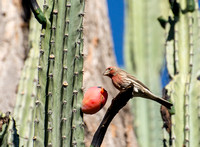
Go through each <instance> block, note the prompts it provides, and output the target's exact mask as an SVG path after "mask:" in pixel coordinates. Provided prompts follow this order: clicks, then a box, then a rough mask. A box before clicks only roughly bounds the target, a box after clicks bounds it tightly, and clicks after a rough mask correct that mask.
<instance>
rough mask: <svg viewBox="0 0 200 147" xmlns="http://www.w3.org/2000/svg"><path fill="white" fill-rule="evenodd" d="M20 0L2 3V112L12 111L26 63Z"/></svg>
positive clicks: (0, 48) (0, 87)
mask: <svg viewBox="0 0 200 147" xmlns="http://www.w3.org/2000/svg"><path fill="white" fill-rule="evenodd" d="M19 10H20V1H19V0H1V1H0V34H1V35H0V110H1V111H2V112H6V111H12V110H13V107H14V104H15V98H16V91H17V84H18V82H19V78H20V74H21V69H22V67H23V63H24V56H25V55H24V47H23V32H22V24H23V22H22V20H21V16H20V11H19Z"/></svg>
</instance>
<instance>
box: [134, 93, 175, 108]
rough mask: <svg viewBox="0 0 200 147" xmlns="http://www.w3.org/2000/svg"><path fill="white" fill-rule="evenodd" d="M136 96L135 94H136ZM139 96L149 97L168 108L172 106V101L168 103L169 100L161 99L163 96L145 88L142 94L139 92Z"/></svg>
mask: <svg viewBox="0 0 200 147" xmlns="http://www.w3.org/2000/svg"><path fill="white" fill-rule="evenodd" d="M136 96H137V95H136ZM139 96H140V97H143V98H147V99H151V100H154V101H156V102H158V103H160V104H161V105H163V106H165V107H166V108H168V109H171V106H173V104H172V103H170V102H169V101H167V100H165V99H163V98H160V97H158V96H156V95H154V94H153V93H152V92H151V91H149V90H146V91H145V92H143V94H141V93H140V95H139Z"/></svg>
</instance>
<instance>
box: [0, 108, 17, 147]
mask: <svg viewBox="0 0 200 147" xmlns="http://www.w3.org/2000/svg"><path fill="white" fill-rule="evenodd" d="M0 146H1V147H18V146H19V135H18V134H17V129H16V123H15V120H14V119H13V118H12V117H11V116H10V112H7V113H6V114H3V113H0Z"/></svg>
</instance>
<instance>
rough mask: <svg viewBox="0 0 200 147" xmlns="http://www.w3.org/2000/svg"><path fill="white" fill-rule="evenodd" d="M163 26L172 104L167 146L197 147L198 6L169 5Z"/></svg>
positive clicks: (187, 3) (199, 85)
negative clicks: (165, 33)
mask: <svg viewBox="0 0 200 147" xmlns="http://www.w3.org/2000/svg"><path fill="white" fill-rule="evenodd" d="M169 2H170V3H168V4H166V5H165V6H168V9H166V13H165V14H167V15H168V18H169V19H168V22H167V24H166V28H165V30H166V32H167V38H166V48H165V50H166V62H167V69H168V71H169V76H170V77H171V81H170V82H169V84H168V85H167V86H166V89H167V90H168V95H169V96H170V97H171V100H172V102H173V103H174V108H175V115H172V117H171V121H172V130H171V132H172V135H171V143H172V146H174V147H179V146H187V147H188V146H191V147H198V146H199V145H200V139H199V137H197V136H200V131H199V130H200V125H199V106H200V105H199V104H200V99H199V96H200V93H199V88H200V81H199V72H200V66H199V60H200V17H199V10H198V2H197V1H194V0H187V1H184V0H181V1H169Z"/></svg>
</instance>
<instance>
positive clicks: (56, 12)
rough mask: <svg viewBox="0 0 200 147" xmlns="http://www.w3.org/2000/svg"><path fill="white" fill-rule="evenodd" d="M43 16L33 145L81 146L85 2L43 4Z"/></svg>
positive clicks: (80, 0)
mask: <svg viewBox="0 0 200 147" xmlns="http://www.w3.org/2000/svg"><path fill="white" fill-rule="evenodd" d="M44 15H45V16H46V18H47V23H46V28H43V29H42V32H41V35H40V36H41V49H40V58H39V65H38V77H39V79H38V84H37V100H36V102H35V103H36V110H35V111H36V113H35V114H36V115H35V116H36V117H35V133H34V145H35V146H40V145H43V144H45V145H50V146H51V145H52V146H84V143H83V137H84V136H83V134H84V133H83V127H82V125H83V122H82V117H81V112H80V103H81V100H82V96H83V93H82V76H83V73H82V70H83V38H82V33H83V32H82V31H83V27H82V21H83V16H84V1H82V0H73V1H56V0H55V1H46V3H44ZM44 120H45V121H44ZM41 128H43V129H41Z"/></svg>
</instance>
